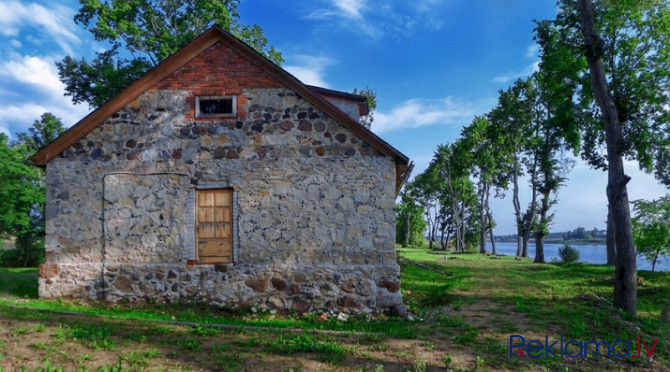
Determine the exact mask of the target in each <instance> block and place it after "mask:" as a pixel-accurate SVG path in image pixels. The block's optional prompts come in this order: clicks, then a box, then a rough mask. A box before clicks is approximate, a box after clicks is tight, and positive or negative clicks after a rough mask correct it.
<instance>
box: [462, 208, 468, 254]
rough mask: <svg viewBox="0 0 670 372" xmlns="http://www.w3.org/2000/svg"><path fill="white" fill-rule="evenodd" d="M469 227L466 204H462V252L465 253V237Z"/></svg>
mask: <svg viewBox="0 0 670 372" xmlns="http://www.w3.org/2000/svg"><path fill="white" fill-rule="evenodd" d="M466 229H467V226H466V225H465V203H461V252H462V253H465V249H466V248H467V247H466V246H465V235H466V232H467V231H466Z"/></svg>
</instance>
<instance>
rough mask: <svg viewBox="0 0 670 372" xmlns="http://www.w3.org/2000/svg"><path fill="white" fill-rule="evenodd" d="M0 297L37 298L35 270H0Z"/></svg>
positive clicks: (32, 268) (31, 268) (30, 268)
mask: <svg viewBox="0 0 670 372" xmlns="http://www.w3.org/2000/svg"><path fill="white" fill-rule="evenodd" d="M0 297H5V298H11V299H16V298H37V268H34V267H29V268H16V269H14V268H0Z"/></svg>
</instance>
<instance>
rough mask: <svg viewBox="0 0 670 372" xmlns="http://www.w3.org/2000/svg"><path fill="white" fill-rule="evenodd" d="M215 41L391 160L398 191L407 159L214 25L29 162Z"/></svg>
mask: <svg viewBox="0 0 670 372" xmlns="http://www.w3.org/2000/svg"><path fill="white" fill-rule="evenodd" d="M216 42H223V43H224V44H225V45H226V46H228V47H230V48H232V49H233V50H235V51H236V52H238V53H240V55H242V56H244V57H245V58H247V59H248V60H250V61H251V62H252V63H254V64H255V65H257V66H258V67H259V68H261V69H262V70H263V71H264V72H266V73H267V74H269V75H270V76H272V77H274V78H275V79H277V80H278V81H280V82H281V83H283V84H285V85H286V86H287V87H288V88H290V89H292V90H293V91H295V92H296V93H297V94H299V95H300V96H302V97H303V98H304V99H305V100H307V101H308V102H310V103H311V104H312V105H314V106H315V107H317V108H318V109H320V110H322V111H323V112H324V113H326V114H327V115H329V116H330V117H331V118H333V119H335V120H336V121H337V122H338V123H340V124H342V125H344V126H345V127H346V128H347V129H349V130H350V131H351V132H353V133H354V134H356V135H358V136H359V137H361V138H362V139H363V140H365V141H366V142H368V143H369V144H370V145H371V146H372V147H374V148H375V149H376V150H378V151H380V152H381V153H383V154H385V155H388V156H391V157H393V158H395V161H396V190H399V189H400V186H402V183H403V181H404V180H403V178H405V179H406V174H405V173H407V172H406V171H407V170H408V165H409V158H408V157H407V156H406V155H404V154H403V153H401V152H400V151H398V150H397V149H395V148H394V147H393V146H391V145H390V144H388V143H387V142H386V141H384V140H383V139H381V138H380V137H379V136H377V135H376V134H374V133H372V132H371V131H370V130H368V129H367V128H365V127H364V126H362V125H360V123H359V122H358V121H356V120H355V119H353V118H351V117H350V116H348V115H347V114H345V113H344V112H342V111H341V110H340V109H338V108H337V107H335V106H334V105H333V104H332V103H330V102H328V100H327V99H326V98H324V97H323V96H322V94H328V93H330V94H335V93H334V92H335V91H331V90H328V89H324V88H316V87H309V86H307V85H305V84H303V83H302V82H301V81H300V80H298V79H297V78H296V77H295V76H293V75H291V74H290V73H288V72H287V71H286V70H284V69H282V68H281V67H279V66H277V65H276V64H274V63H273V62H272V61H270V60H269V59H267V58H265V57H264V56H262V55H261V54H259V53H258V52H256V51H255V50H254V49H253V48H251V47H249V46H248V45H246V44H245V43H243V42H242V41H240V40H238V39H237V38H236V37H234V36H233V35H232V34H230V33H228V32H227V31H225V30H223V29H222V28H221V27H219V26H217V25H215V26H212V27H211V28H210V29H208V30H207V31H205V32H204V33H202V34H201V35H200V36H198V37H197V38H195V39H193V40H192V41H191V42H190V43H188V44H187V45H186V46H185V47H183V48H182V49H180V50H179V51H178V52H176V53H175V54H173V55H172V56H170V57H168V58H166V59H165V60H164V61H163V62H161V63H160V64H158V65H157V66H156V67H154V68H153V69H151V70H150V71H149V72H147V73H146V74H145V75H144V76H142V77H141V78H139V79H137V80H136V81H135V82H134V83H133V84H131V85H130V86H129V87H128V88H126V89H125V90H123V91H122V92H121V93H119V94H118V95H116V96H114V97H113V98H111V99H110V100H109V101H107V102H105V103H104V104H103V105H102V106H100V107H98V108H97V109H96V110H94V111H93V112H91V113H90V114H88V115H87V116H86V117H84V118H83V119H81V120H80V121H79V122H78V123H76V124H75V125H73V126H72V127H71V128H70V129H68V130H67V131H65V132H64V133H63V134H62V135H61V136H60V137H58V138H56V139H55V140H54V141H52V142H51V143H49V144H48V145H47V146H45V147H44V148H42V149H40V150H39V151H38V152H37V153H35V154H34V155H33V156H32V157H30V160H31V161H32V162H33V163H34V164H35V165H38V166H45V165H46V163H48V162H49V161H50V160H51V159H53V158H55V157H56V156H58V155H59V154H60V153H62V152H63V151H65V150H66V149H67V148H69V147H70V146H72V145H73V144H74V143H75V142H77V141H78V140H80V139H81V138H82V137H84V136H85V135H87V134H88V133H89V132H91V131H92V130H93V129H95V128H96V127H97V126H98V125H100V124H102V123H103V122H104V121H105V120H106V119H107V118H108V117H109V116H111V115H113V114H114V113H116V112H118V111H120V110H121V109H122V108H123V107H125V106H126V105H127V104H128V103H130V102H131V101H133V100H134V99H135V98H137V97H138V96H139V95H141V94H142V93H144V92H145V91H146V90H148V89H149V88H151V87H152V86H153V85H154V84H156V83H157V82H159V81H160V80H162V79H163V78H165V77H166V76H168V75H169V74H171V73H172V72H173V71H175V70H177V69H178V68H180V67H181V66H183V65H184V64H186V63H187V62H188V61H190V60H191V59H193V58H195V57H196V56H197V55H199V54H200V53H201V52H203V51H204V50H206V49H207V48H209V47H210V46H212V45H213V44H214V43H216ZM340 94H341V95H345V96H347V98H349V99H353V98H354V95H349V94H347V93H343V92H340ZM349 96H351V97H349Z"/></svg>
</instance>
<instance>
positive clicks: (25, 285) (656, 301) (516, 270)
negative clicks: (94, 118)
mask: <svg viewBox="0 0 670 372" xmlns="http://www.w3.org/2000/svg"><path fill="white" fill-rule="evenodd" d="M400 256H401V259H400V263H401V267H402V277H401V280H402V288H401V290H402V292H403V297H404V301H405V304H406V305H408V306H409V307H410V308H411V311H412V315H413V316H415V317H416V318H418V319H417V320H416V321H408V320H404V319H397V318H393V317H385V316H380V317H379V319H378V320H374V321H368V319H367V318H366V317H365V316H363V315H361V316H352V317H351V318H350V321H349V322H347V323H343V322H338V321H336V320H334V319H329V320H327V321H323V320H321V319H319V318H318V316H316V315H306V316H298V315H295V314H293V315H291V316H275V315H272V314H269V313H259V314H251V313H249V312H242V311H234V310H225V309H219V308H215V307H210V306H206V305H204V304H200V303H172V304H156V303H147V304H142V305H138V304H128V303H118V304H112V305H110V304H107V303H99V302H82V301H76V300H40V299H36V298H35V296H36V289H35V284H36V283H37V279H36V276H37V272H36V270H34V269H29V270H25V269H19V270H8V269H2V270H0V317H2V318H4V319H7V320H9V321H10V322H11V321H12V320H29V321H30V322H29V323H27V324H28V325H22V326H15V327H12V328H10V330H8V331H7V333H6V334H8V336H9V338H10V340H12V342H13V340H14V339H21V338H30V337H31V336H33V335H35V334H38V333H40V332H52V336H51V338H50V339H49V341H48V342H47V341H34V342H32V343H31V344H30V349H31V350H34V351H35V352H36V353H38V352H50V353H52V354H49V356H48V357H47V359H44V360H51V361H52V362H55V361H56V360H57V359H53V358H55V357H54V356H53V355H58V354H56V352H57V350H59V349H60V345H68V344H72V343H76V344H77V345H78V347H80V348H82V349H84V350H87V352H89V353H96V352H99V351H107V352H115V351H118V350H120V349H124V348H125V349H127V348H129V347H134V348H135V349H136V350H133V352H129V351H127V350H125V349H124V350H123V354H122V355H119V356H118V358H119V362H120V363H122V364H123V365H124V366H125V367H128V368H131V369H136V370H141V369H146V368H147V366H151V365H153V364H154V363H153V362H154V361H155V360H156V359H160V358H166V359H171V358H172V359H176V358H178V357H180V356H181V355H184V356H186V357H185V358H187V359H188V358H191V359H192V358H196V357H198V356H201V355H208V357H211V361H212V362H211V363H213V366H211V367H212V368H215V366H218V368H225V369H228V370H245V369H248V365H247V363H249V362H250V361H252V360H254V359H256V358H258V357H259V356H260V357H262V356H263V355H276V356H281V355H290V356H291V357H295V358H303V357H305V358H308V359H313V360H318V361H322V362H325V363H329V364H336V365H338V366H339V365H340V364H341V363H343V361H345V360H347V358H348V356H349V355H355V356H356V358H363V359H366V358H367V359H369V361H371V363H372V362H374V363H381V364H384V361H383V360H381V359H375V358H380V356H379V354H380V353H381V354H385V355H386V354H388V355H400V354H402V352H403V351H402V350H401V351H398V350H393V347H392V346H390V345H393V342H391V341H390V340H389V339H393V338H395V339H409V340H414V341H416V342H417V343H418V345H419V346H421V347H422V349H423V350H424V351H425V352H434V353H437V354H438V355H439V357H438V359H439V360H440V364H444V365H449V366H450V367H449V368H452V369H453V370H459V369H461V368H462V369H466V370H473V369H476V370H495V369H497V368H507V369H510V370H517V369H520V370H533V369H539V370H564V369H566V368H567V369H583V370H590V369H592V370H600V368H601V367H602V365H600V364H597V363H605V362H606V361H597V360H596V361H594V360H591V359H589V360H586V361H579V362H574V361H573V362H574V363H577V364H574V363H573V362H567V361H555V360H547V359H546V358H545V359H543V360H539V359H538V360H534V361H532V362H528V361H521V360H520V359H518V358H517V359H510V358H509V354H508V351H507V347H506V345H505V341H506V340H505V338H506V337H509V334H521V335H524V334H528V333H534V334H540V335H544V334H548V335H550V337H554V336H560V335H563V336H565V337H568V338H571V339H577V340H594V339H598V340H620V339H624V340H632V339H636V337H637V335H638V334H642V337H644V338H645V339H647V340H649V339H652V340H653V339H654V338H655V337H659V345H658V349H657V352H656V353H655V355H654V357H655V359H656V360H657V361H659V362H658V363H660V364H658V365H654V366H652V367H649V366H647V365H645V368H652V369H658V368H662V369H663V368H668V367H670V362H669V361H668V357H667V354H668V349H669V347H668V343H667V338H666V336H665V335H666V334H668V325H664V324H661V323H660V321H659V315H660V312H661V309H662V307H663V306H664V305H665V304H666V303H668V301H670V273H667V272H655V273H652V272H647V271H641V272H639V274H638V276H640V277H643V278H644V285H643V286H640V287H638V317H637V318H632V317H629V316H627V315H625V314H623V313H621V312H619V311H618V310H616V309H614V308H613V307H612V306H611V298H612V286H613V268H611V267H608V266H604V265H587V264H577V265H571V266H560V265H554V264H535V263H533V262H531V261H530V260H527V259H524V260H514V259H513V258H512V257H502V258H501V259H491V257H489V256H482V255H480V254H477V253H472V254H452V253H444V252H438V253H431V252H428V251H427V250H423V249H401V250H400ZM451 257H454V258H453V259H452V258H451ZM445 258H446V259H445ZM30 291H33V292H32V294H31V292H30ZM19 300H20V301H19ZM52 310H53V311H70V312H75V313H79V314H82V315H89V316H100V318H93V317H81V318H75V319H80V320H71V319H72V318H70V320H68V321H62V322H63V323H62V325H61V326H60V327H58V322H61V320H60V319H61V318H57V319H59V320H56V327H58V328H56V330H55V331H53V328H54V324H53V322H54V321H53V317H54V316H56V315H57V314H56V313H51V312H50V311H52ZM174 320H177V321H185V322H192V323H195V324H196V326H195V327H189V328H183V327H176V326H173V325H168V324H161V323H160V322H161V321H174ZM124 324H133V327H132V328H124ZM211 324H226V325H239V326H251V327H267V328H271V329H272V331H265V330H262V331H259V330H239V331H231V330H221V329H216V328H212V327H208V325H211ZM636 327H638V328H636ZM287 328H296V329H302V330H308V331H309V330H336V331H343V332H347V333H351V332H366V333H367V334H365V335H362V336H361V335H358V336H356V338H355V340H356V341H355V342H356V346H351V344H349V346H343V340H345V338H346V337H348V336H346V335H344V336H343V335H339V336H330V335H319V334H314V333H309V332H307V333H293V332H287V331H286V329H287ZM47 329H51V331H49V330H47ZM0 331H2V330H1V329H0ZM231 334H235V335H236V336H234V337H235V338H233V339H230V338H228V339H224V338H225V337H230V335H231ZM443 343H448V345H449V347H450V348H456V349H462V350H466V351H467V353H466V354H468V355H470V356H471V358H472V359H471V360H470V361H469V364H467V365H466V366H463V365H459V364H458V363H456V362H455V361H454V360H452V358H453V359H455V358H454V354H451V352H450V354H448V355H445V353H444V352H445V350H448V349H441V350H440V345H441V344H443ZM119 352H120V351H119ZM0 353H2V356H1V357H0V360H2V358H8V357H11V355H10V353H8V346H7V345H5V347H4V348H3V347H2V343H1V342H0ZM375 353H377V354H376V355H375ZM399 353H400V354H399ZM48 358H52V359H48ZM417 358H418V357H417V355H415V354H414V353H409V352H408V353H407V354H406V355H405V354H402V355H401V358H400V359H402V360H404V361H405V362H406V363H410V365H409V366H407V367H406V368H405V369H409V370H412V368H414V369H421V368H423V367H424V366H425V361H423V360H420V358H419V359H417ZM79 363H86V359H83V360H82V361H81V362H79ZM374 363H373V364H369V365H372V366H374ZM412 363H413V365H412ZM569 363H573V364H569ZM594 363H595V364H594ZM626 363H633V361H628V362H622V361H616V364H614V365H613V368H614V369H615V370H617V369H620V370H625V369H628V367H630V366H631V365H629V364H626ZM634 363H635V366H638V365H641V364H643V363H645V361H634ZM381 364H380V365H381ZM54 365H56V364H54ZM59 365H60V364H59ZM298 365H300V364H298ZM117 367H118V366H116V365H111V366H108V367H106V368H107V369H104V370H110V371H111V370H115V368H117ZM50 368H53V367H51V366H50ZM427 369H429V368H427ZM52 370H57V369H52Z"/></svg>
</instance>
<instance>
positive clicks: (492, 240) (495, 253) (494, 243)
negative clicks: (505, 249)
mask: <svg viewBox="0 0 670 372" xmlns="http://www.w3.org/2000/svg"><path fill="white" fill-rule="evenodd" d="M489 223H490V224H491V227H490V228H489V239H491V254H492V255H494V256H495V255H497V254H498V251H496V240H495V237H494V236H493V222H491V215H489Z"/></svg>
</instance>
